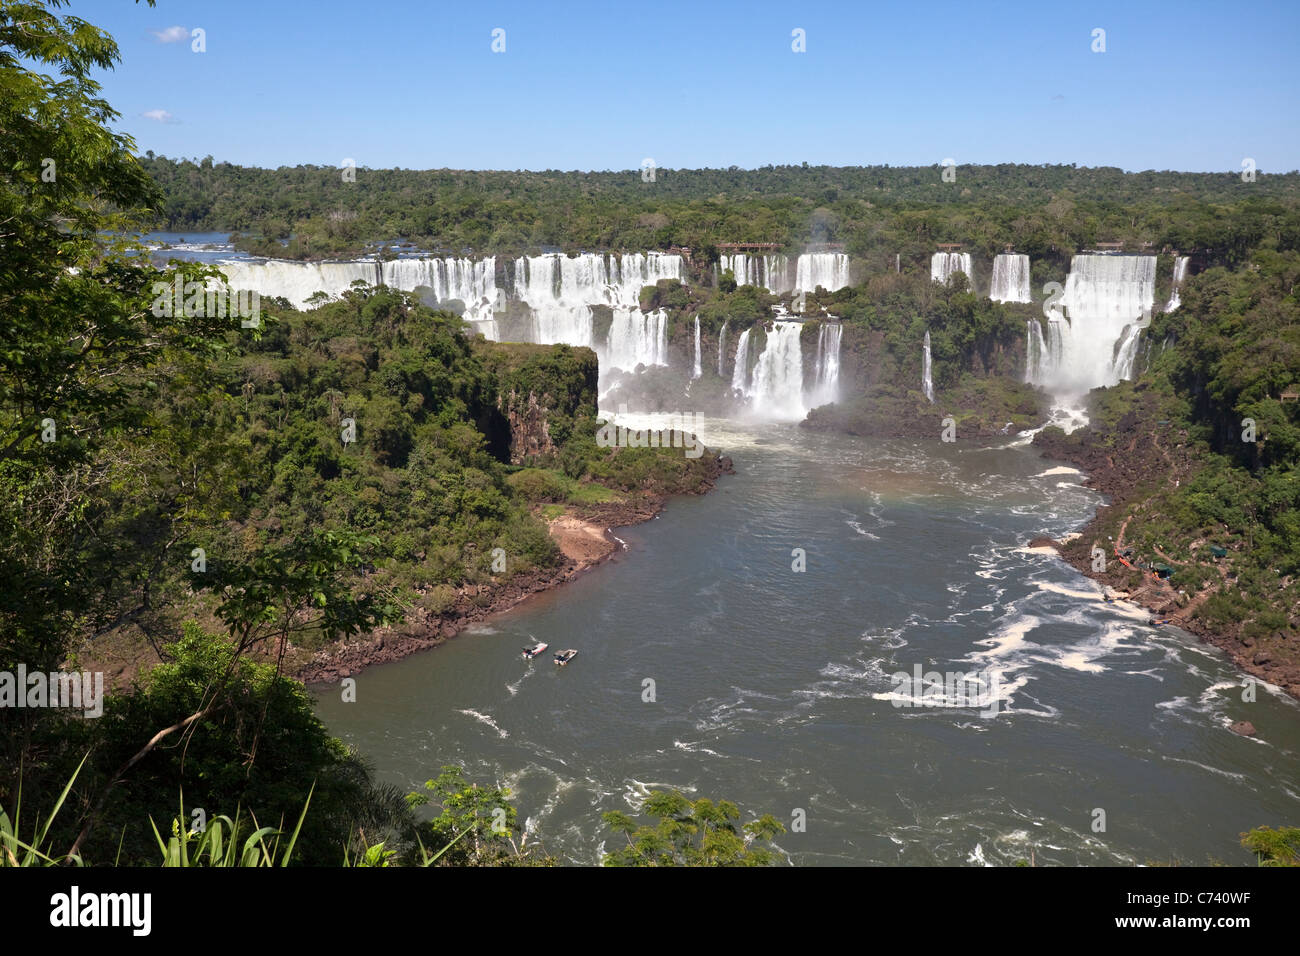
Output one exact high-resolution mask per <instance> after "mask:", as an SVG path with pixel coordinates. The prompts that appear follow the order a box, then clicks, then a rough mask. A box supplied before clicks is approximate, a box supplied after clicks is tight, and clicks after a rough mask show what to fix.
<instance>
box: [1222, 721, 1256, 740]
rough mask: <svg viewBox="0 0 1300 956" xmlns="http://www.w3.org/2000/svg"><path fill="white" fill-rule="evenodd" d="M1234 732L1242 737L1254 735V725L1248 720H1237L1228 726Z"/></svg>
mask: <svg viewBox="0 0 1300 956" xmlns="http://www.w3.org/2000/svg"><path fill="white" fill-rule="evenodd" d="M1228 729H1229V730H1231V731H1232V732H1233V733H1234V734H1240V735H1241V736H1243V737H1254V736H1255V725H1254V724H1252V723H1251V722H1250V721H1249V720H1238V721H1237V722H1236V723H1233V724H1231V725H1230V726H1229V727H1228Z"/></svg>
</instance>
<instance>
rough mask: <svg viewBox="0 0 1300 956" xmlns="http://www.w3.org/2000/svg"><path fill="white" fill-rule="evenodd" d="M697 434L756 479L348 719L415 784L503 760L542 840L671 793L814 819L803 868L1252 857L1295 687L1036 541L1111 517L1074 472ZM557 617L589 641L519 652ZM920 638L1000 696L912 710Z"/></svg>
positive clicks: (503, 620) (795, 856) (1280, 814)
mask: <svg viewBox="0 0 1300 956" xmlns="http://www.w3.org/2000/svg"><path fill="white" fill-rule="evenodd" d="M700 430H701V431H702V433H703V434H704V436H705V438H706V440H707V441H708V442H709V444H710V446H711V447H717V448H721V449H722V450H723V451H724V453H726V454H729V455H730V456H732V458H733V459H734V461H735V465H736V472H737V473H736V475H735V476H733V477H728V478H724V479H723V480H722V481H721V482H720V483H719V485H718V487H717V489H716V490H715V491H714V492H713V493H711V494H709V495H707V496H704V497H701V498H679V499H674V500H672V501H671V502H670V503H669V504H668V507H667V508H666V509H665V511H664V512H663V514H662V515H661V516H660V517H659V518H657V519H655V520H654V521H651V522H648V523H646V524H643V525H639V526H636V527H632V528H626V529H620V530H618V531H617V535H618V537H619V538H620V539H621V540H622V541H623V542H624V545H625V547H624V549H623V550H621V551H620V553H619V554H618V556H617V557H616V558H615V559H614V560H613V561H611V562H609V563H607V564H605V565H604V566H602V567H599V568H597V569H595V570H594V571H592V572H591V573H588V574H587V575H584V576H582V577H580V578H578V579H577V580H575V581H573V582H572V583H570V584H568V585H566V586H565V587H563V588H561V589H559V590H556V591H553V592H549V593H547V594H544V595H540V596H538V597H536V598H534V599H532V600H531V601H529V602H527V603H526V604H524V605H523V606H521V607H520V608H518V609H516V610H514V611H511V612H509V613H507V614H504V615H500V616H498V617H496V618H494V619H492V621H491V622H490V625H486V626H480V627H476V628H473V629H471V630H470V631H468V632H466V633H465V634H462V635H461V636H459V637H457V638H456V639H455V640H453V641H450V642H448V643H447V644H446V645H444V646H442V647H439V648H436V649H434V650H432V651H429V652H425V653H422V654H418V655H416V656H413V657H410V658H408V659H406V660H403V661H399V662H396V663H392V664H386V665H381V666H378V667H374V668H371V669H368V670H366V671H364V672H362V673H361V674H360V675H359V676H358V678H357V700H356V702H355V703H344V702H342V701H341V699H340V697H341V695H340V694H339V693H338V692H337V691H333V690H331V691H324V690H321V689H319V688H318V689H317V696H318V701H317V706H318V712H319V714H320V716H321V718H322V719H323V720H324V721H325V723H326V724H327V726H328V727H329V728H330V730H331V731H332V732H333V733H335V734H336V735H338V736H339V737H341V738H342V739H343V740H345V741H346V742H348V743H349V744H352V745H355V746H356V747H357V748H359V749H360V751H361V752H362V753H363V754H364V755H365V756H366V757H367V758H368V759H369V760H370V761H371V762H372V763H373V764H374V766H375V767H376V769H377V771H378V773H379V776H380V777H381V778H382V779H383V780H385V781H388V782H392V783H396V784H399V785H401V786H402V787H404V788H408V789H412V790H413V789H418V788H419V787H420V785H421V784H422V783H423V781H425V780H426V779H429V778H431V777H434V776H436V775H437V772H438V768H439V767H440V766H442V765H444V764H457V765H461V766H463V767H464V768H465V770H466V773H467V776H468V777H469V778H470V779H471V780H476V781H478V782H481V783H488V782H492V783H502V784H507V785H509V786H510V788H511V789H512V792H513V798H514V800H515V803H516V806H517V807H518V808H519V811H520V818H521V819H526V821H527V824H526V825H527V828H528V829H529V831H530V837H529V840H530V842H533V841H539V840H540V842H541V844H542V845H543V846H544V847H545V848H546V850H547V851H548V852H549V853H551V854H554V855H556V856H557V857H559V858H560V859H561V860H562V861H564V862H567V863H575V864H595V863H598V862H599V861H600V858H601V853H602V852H603V849H604V847H605V845H606V841H608V840H611V839H612V840H621V839H622V837H621V836H618V835H615V834H611V833H610V832H609V831H608V830H607V829H606V828H605V827H604V824H603V822H602V821H601V818H600V814H601V813H602V812H604V811H608V810H616V809H617V810H623V811H625V812H633V811H635V809H636V807H637V805H638V804H639V801H640V799H641V798H642V797H643V796H644V794H645V793H646V791H647V790H648V789H654V788H676V789H679V790H681V791H682V792H683V793H685V794H687V795H688V796H708V797H711V798H714V799H719V798H725V799H729V800H731V801H733V802H735V803H737V804H739V806H740V807H741V809H742V812H743V818H744V819H746V820H747V819H752V818H753V817H754V816H755V815H757V814H760V813H771V814H773V815H774V816H776V817H777V819H779V820H781V821H782V822H784V823H785V824H786V826H787V827H791V825H792V823H794V821H795V820H796V819H798V818H801V817H802V818H805V819H806V827H804V828H801V830H800V831H799V832H793V831H792V832H789V833H786V834H784V835H783V836H781V837H779V838H778V839H777V841H776V843H777V845H778V846H779V847H780V848H781V849H782V851H783V852H784V853H785V854H786V855H787V857H788V859H789V861H790V862H792V863H794V864H797V865H835V864H916V865H924V864H949V865H966V864H977V865H982V864H988V865H1008V864H1014V863H1015V862H1017V861H1019V860H1022V859H1024V860H1028V859H1029V858H1030V857H1031V855H1032V857H1033V859H1034V861H1035V862H1036V863H1037V864H1040V865H1043V864H1091V865H1116V864H1120V865H1128V864H1135V863H1148V862H1151V863H1155V862H1164V863H1169V862H1180V863H1184V864H1206V863H1210V862H1212V861H1222V862H1228V863H1250V862H1251V858H1250V856H1249V855H1248V854H1247V853H1245V851H1243V850H1242V849H1241V848H1240V846H1239V839H1240V836H1239V835H1240V833H1241V832H1242V831H1244V830H1247V829H1250V828H1251V827H1255V826H1259V825H1262V824H1269V825H1273V826H1277V825H1280V824H1286V823H1292V824H1293V823H1294V822H1295V819H1296V816H1297V812H1298V811H1300V792H1298V791H1300V719H1298V718H1300V708H1298V707H1297V705H1296V704H1295V703H1294V702H1293V701H1291V700H1290V699H1289V698H1286V697H1284V696H1282V695H1281V694H1280V693H1278V692H1274V691H1270V690H1269V689H1267V688H1265V687H1263V686H1261V687H1260V688H1259V690H1258V692H1257V697H1256V700H1254V701H1253V702H1249V701H1244V700H1242V695H1243V682H1244V678H1243V675H1241V674H1240V673H1239V672H1238V671H1236V670H1235V669H1234V668H1233V667H1232V666H1231V665H1230V664H1229V663H1228V661H1227V660H1226V658H1225V657H1224V655H1223V654H1222V653H1220V652H1219V651H1217V650H1215V649H1214V648H1212V647H1209V646H1208V645H1203V644H1200V643H1198V642H1197V641H1196V639H1195V638H1194V637H1192V636H1190V635H1187V634H1184V633H1182V632H1180V631H1176V630H1172V629H1169V628H1162V629H1159V630H1157V629H1153V628H1150V627H1148V626H1146V624H1145V621H1146V619H1147V615H1146V613H1145V612H1142V611H1140V610H1139V609H1137V608H1135V607H1131V606H1125V605H1122V604H1106V603H1103V602H1102V601H1101V599H1100V591H1099V588H1098V587H1097V586H1096V585H1095V584H1093V583H1092V582H1091V581H1089V580H1088V579H1086V578H1084V577H1082V576H1081V575H1079V574H1078V573H1076V572H1075V571H1074V570H1073V569H1071V568H1069V567H1068V566H1066V565H1065V564H1064V563H1063V562H1061V561H1059V560H1057V559H1056V558H1055V557H1053V556H1052V555H1051V554H1044V553H1036V552H1033V551H1029V550H1028V549H1026V548H1025V547H1024V543H1025V542H1026V541H1028V540H1029V539H1030V538H1032V537H1034V536H1036V535H1039V534H1048V535H1051V536H1053V537H1059V536H1062V535H1065V534H1067V533H1069V532H1071V531H1073V530H1076V529H1078V528H1079V527H1080V526H1081V525H1082V524H1083V522H1085V521H1086V520H1087V519H1088V518H1089V517H1090V515H1091V514H1092V511H1093V509H1095V507H1096V506H1097V504H1098V503H1099V498H1098V496H1097V495H1096V494H1094V493H1093V492H1091V491H1089V490H1087V489H1085V488H1083V487H1082V486H1081V485H1080V484H1079V482H1080V480H1081V477H1082V476H1081V475H1079V474H1078V473H1077V472H1075V471H1073V470H1072V469H1068V468H1063V467H1061V466H1059V464H1057V463H1054V462H1050V461H1046V460H1044V459H1042V458H1040V457H1039V455H1038V453H1037V452H1036V451H1035V450H1033V449H1032V448H1030V447H1027V446H1026V445H1025V444H1024V443H1023V442H1021V443H1016V442H1015V441H1011V440H1009V441H1008V443H1007V444H1005V445H1003V446H1001V447H983V448H982V447H978V446H976V445H974V444H972V443H969V442H965V443H963V442H956V443H952V444H944V443H940V442H938V441H934V442H915V441H878V440H869V439H860V438H852V437H848V436H835V435H823V434H816V433H809V432H806V431H804V430H801V429H799V428H798V427H796V426H793V425H789V426H787V425H770V424H751V425H745V424H741V423H726V422H722V423H719V422H712V423H705V424H704V425H703V426H701V429H700ZM796 548H798V549H803V552H804V559H803V560H804V563H805V564H806V570H804V571H802V572H800V571H795V570H792V564H795V563H797V558H796V556H793V555H792V551H793V549H796ZM535 640H542V641H546V642H548V643H549V644H550V645H551V649H552V651H555V650H558V649H562V648H566V647H574V648H577V649H578V650H579V652H580V653H579V655H578V657H577V659H576V660H575V661H574V662H573V663H571V664H570V665H569V666H568V667H565V668H558V667H556V666H555V665H554V664H553V663H552V662H551V660H550V655H549V654H547V655H545V656H544V657H543V658H541V659H539V660H537V661H534V662H526V661H523V660H521V659H520V654H519V651H520V649H521V648H522V647H523V646H524V645H525V644H528V643H530V642H532V641H535ZM918 665H919V666H920V667H921V669H922V670H923V671H925V672H929V671H938V672H941V673H942V672H950V671H956V672H966V673H971V672H979V673H981V674H983V675H986V676H989V677H990V679H994V678H995V679H996V680H997V685H996V687H997V692H996V703H995V705H993V706H984V707H974V706H965V707H928V706H913V707H907V706H898V705H899V704H902V703H907V702H908V701H906V700H904V699H901V698H904V697H906V696H907V695H906V694H903V693H899V685H898V683H897V682H896V681H895V680H893V679H892V678H891V675H893V674H894V673H895V672H898V671H905V672H909V673H910V672H913V670H914V668H915V667H917V666H918ZM647 680H651V681H653V697H654V699H653V700H652V701H648V700H646V699H645V698H646V697H648V696H650V694H649V693H648V691H647V685H646V683H645V681H647ZM993 711H996V713H994V712H993ZM1234 720H1250V721H1251V722H1252V723H1253V724H1254V725H1255V726H1256V727H1257V728H1258V730H1259V734H1258V736H1257V737H1255V738H1245V737H1241V736H1238V735H1236V734H1234V733H1232V732H1231V731H1229V730H1228V724H1230V723H1231V722H1232V721H1234ZM800 811H802V813H800ZM1098 811H1101V812H1100V813H1099V812H1098ZM610 845H611V846H612V845H613V844H610Z"/></svg>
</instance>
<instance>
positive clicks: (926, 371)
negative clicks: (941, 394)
mask: <svg viewBox="0 0 1300 956" xmlns="http://www.w3.org/2000/svg"><path fill="white" fill-rule="evenodd" d="M921 388H922V390H923V391H924V392H925V397H926V398H928V399H929V400H930V404H931V405H933V404H934V382H933V381H932V380H931V378H930V330H929V329H926V330H925V351H924V352H922V354H921Z"/></svg>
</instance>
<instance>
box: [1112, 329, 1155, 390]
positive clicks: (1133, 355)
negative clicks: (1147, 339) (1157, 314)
mask: <svg viewBox="0 0 1300 956" xmlns="http://www.w3.org/2000/svg"><path fill="white" fill-rule="evenodd" d="M1150 324H1151V323H1150V322H1134V323H1133V324H1131V325H1127V326H1125V327H1124V333H1123V334H1122V335H1121V336H1120V339H1119V342H1118V343H1117V344H1116V346H1115V357H1114V358H1113V359H1112V364H1113V365H1114V368H1115V375H1116V377H1117V378H1121V379H1129V378H1132V377H1133V372H1134V365H1135V363H1136V360H1137V352H1138V343H1139V342H1141V340H1142V331H1143V330H1144V329H1145V328H1146V327H1147V326H1148V325H1150Z"/></svg>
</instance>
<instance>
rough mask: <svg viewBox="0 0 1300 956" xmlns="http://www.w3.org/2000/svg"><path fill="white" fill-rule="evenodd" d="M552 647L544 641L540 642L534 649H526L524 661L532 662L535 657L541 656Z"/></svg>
mask: <svg viewBox="0 0 1300 956" xmlns="http://www.w3.org/2000/svg"><path fill="white" fill-rule="evenodd" d="M550 646H551V645H549V644H547V643H545V642H544V641H538V642H537V643H536V644H534V645H533V646H532V647H525V648H524V660H526V661H531V660H532V659H533V658H534V657H537V656H539V655H540V654H541V653H542V652H543V651H545V650H546V649H547V648H548V647H550Z"/></svg>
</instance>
